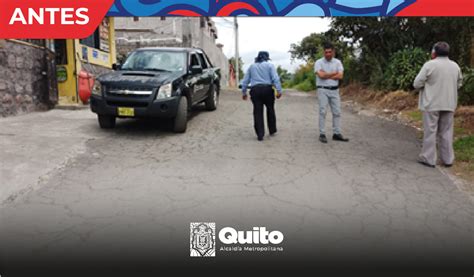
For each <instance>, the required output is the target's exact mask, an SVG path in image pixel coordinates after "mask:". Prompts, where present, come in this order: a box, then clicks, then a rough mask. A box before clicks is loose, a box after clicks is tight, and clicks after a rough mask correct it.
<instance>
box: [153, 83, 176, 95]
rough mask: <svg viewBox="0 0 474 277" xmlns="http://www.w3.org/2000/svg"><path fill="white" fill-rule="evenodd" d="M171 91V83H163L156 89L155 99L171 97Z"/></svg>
mask: <svg viewBox="0 0 474 277" xmlns="http://www.w3.org/2000/svg"><path fill="white" fill-rule="evenodd" d="M172 92H173V86H172V85H171V83H169V84H166V85H163V86H161V87H160V89H159V90H158V94H157V95H156V99H163V98H169V97H171V94H172Z"/></svg>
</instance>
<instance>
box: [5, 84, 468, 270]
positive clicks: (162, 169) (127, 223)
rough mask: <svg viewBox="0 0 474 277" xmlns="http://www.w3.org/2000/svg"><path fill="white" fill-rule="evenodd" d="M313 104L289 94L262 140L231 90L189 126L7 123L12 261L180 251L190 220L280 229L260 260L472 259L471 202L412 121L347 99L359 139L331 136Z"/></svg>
mask: <svg viewBox="0 0 474 277" xmlns="http://www.w3.org/2000/svg"><path fill="white" fill-rule="evenodd" d="M316 103H317V99H316V97H315V96H314V95H308V94H304V93H297V92H292V93H290V94H288V95H285V96H284V98H283V99H282V100H281V101H279V102H278V103H277V116H278V125H279V133H278V135H277V136H275V137H265V140H264V141H263V142H258V141H257V140H256V137H255V135H254V133H253V128H252V118H251V111H252V108H251V104H250V102H246V103H244V102H243V101H241V100H240V98H239V96H238V93H235V92H234V93H232V92H229V91H226V92H224V93H223V95H222V97H221V102H220V106H219V109H218V110H217V111H215V112H206V111H203V110H199V109H198V110H197V111H194V112H193V116H192V118H191V119H190V122H189V127H188V131H187V133H185V134H173V133H171V132H169V131H167V130H166V129H164V128H162V127H161V126H162V124H161V123H153V122H146V121H134V120H125V121H120V123H119V124H118V126H117V128H116V129H115V130H112V131H104V130H100V129H99V128H98V126H97V122H96V119H95V117H94V116H93V115H92V114H91V113H90V112H89V111H88V110H82V111H60V110H54V111H50V112H47V113H38V114H33V115H26V116H19V117H15V118H7V119H1V120H0V122H1V125H0V138H1V140H2V141H1V146H2V148H1V149H0V156H1V157H2V168H1V173H2V176H0V177H1V178H0V183H1V184H2V186H4V188H2V192H3V193H4V194H3V198H4V199H2V200H4V201H3V203H2V206H1V210H0V219H1V224H0V232H1V233H0V235H1V237H0V239H1V240H2V242H1V244H3V246H2V250H1V251H2V254H3V259H4V261H7V262H11V263H13V262H14V261H15V260H17V261H19V260H22V259H23V261H24V260H28V259H31V260H33V259H39V260H41V259H48V258H53V259H58V258H59V257H61V258H65V257H71V258H72V257H74V258H77V257H80V258H86V257H89V258H90V257H94V258H95V257H99V256H100V255H106V256H108V257H113V258H115V257H116V258H123V259H124V260H128V259H132V257H141V258H143V257H144V256H145V253H146V254H147V255H148V254H150V253H154V255H153V256H152V257H148V258H149V259H152V260H153V258H156V259H157V260H161V261H168V262H171V261H182V260H183V259H189V258H188V257H189V223H190V222H216V223H217V226H218V228H221V227H224V226H233V227H235V228H236V229H239V230H251V228H252V227H253V226H265V227H267V229H270V230H280V231H282V232H283V233H284V235H285V241H284V243H283V245H284V252H282V253H256V254H255V253H254V254H248V255H249V256H251V257H253V258H257V259H258V258H261V257H265V258H269V257H270V259H271V257H275V258H276V259H278V257H283V258H285V259H290V258H292V259H294V260H299V261H302V260H303V261H304V260H308V261H309V260H311V259H313V261H315V262H318V258H322V257H324V258H325V259H327V260H328V261H331V259H332V258H334V259H340V260H339V261H343V259H347V260H364V261H366V262H370V261H379V262H388V261H391V262H394V261H395V262H396V261H400V262H401V263H405V262H407V263H408V262H414V263H415V264H416V263H423V262H426V263H433V265H440V264H441V265H442V264H443V262H444V261H446V263H447V264H449V263H453V265H454V260H457V262H459V265H462V263H463V262H466V261H472V258H473V257H474V255H473V249H474V239H473V223H474V209H473V202H472V200H471V199H470V198H469V197H468V195H467V194H465V193H463V192H461V191H460V190H459V189H458V188H457V187H456V186H455V184H453V182H452V181H451V180H450V179H449V178H448V177H446V176H445V175H443V174H442V173H441V172H440V171H438V170H433V169H429V168H425V167H422V166H419V165H418V164H416V163H415V160H416V156H417V153H418V151H419V144H418V141H417V139H416V133H415V131H414V130H412V129H410V128H408V127H404V126H401V125H398V124H396V123H394V122H389V121H385V120H381V119H377V118H373V117H365V116H360V115H357V114H352V113H351V112H350V111H349V110H347V109H345V110H344V115H343V127H344V134H345V135H347V136H348V137H350V138H351V142H350V143H337V142H333V141H330V143H329V144H328V145H322V144H320V143H319V142H318V140H317V137H318V134H317V128H316V127H317V126H316V124H317V110H316ZM329 120H330V117H328V124H329ZM11 187H13V188H14V189H12V188H11ZM18 191H19V192H18ZM7 193H8V196H9V197H8V199H6V198H7V197H6V196H7V195H6V194H7ZM141 254H142V255H141ZM217 255H218V256H220V257H221V258H223V257H235V255H237V254H233V253H219V252H218V253H217ZM244 256H245V255H244ZM102 257H103V256H102ZM158 257H159V258H158ZM394 259H395V260H394ZM45 261H47V260H45ZM332 261H334V260H332Z"/></svg>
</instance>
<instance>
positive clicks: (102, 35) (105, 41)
mask: <svg viewBox="0 0 474 277" xmlns="http://www.w3.org/2000/svg"><path fill="white" fill-rule="evenodd" d="M109 30H110V23H109V19H108V18H104V19H103V20H102V23H101V24H100V26H99V40H100V50H102V51H104V52H110V43H109V38H110V32H109Z"/></svg>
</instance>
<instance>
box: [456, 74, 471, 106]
mask: <svg viewBox="0 0 474 277" xmlns="http://www.w3.org/2000/svg"><path fill="white" fill-rule="evenodd" d="M463 74H464V79H463V86H462V88H461V90H460V91H459V103H460V104H462V105H474V69H473V68H467V69H466V70H464V73H463Z"/></svg>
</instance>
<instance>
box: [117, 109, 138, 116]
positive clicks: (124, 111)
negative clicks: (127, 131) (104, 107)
mask: <svg viewBox="0 0 474 277" xmlns="http://www.w3.org/2000/svg"><path fill="white" fill-rule="evenodd" d="M118 115H119V116H128V117H133V116H135V109H134V108H118Z"/></svg>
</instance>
